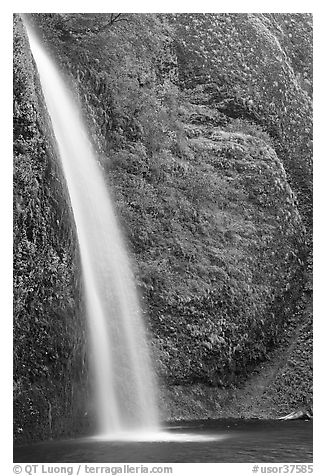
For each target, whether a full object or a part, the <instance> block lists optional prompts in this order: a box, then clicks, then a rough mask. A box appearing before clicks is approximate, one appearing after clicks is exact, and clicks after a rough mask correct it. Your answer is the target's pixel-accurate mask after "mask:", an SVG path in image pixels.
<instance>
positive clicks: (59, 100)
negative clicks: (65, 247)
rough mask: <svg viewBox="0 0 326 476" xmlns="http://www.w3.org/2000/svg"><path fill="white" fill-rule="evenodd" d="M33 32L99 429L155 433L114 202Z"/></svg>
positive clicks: (74, 109)
mask: <svg viewBox="0 0 326 476" xmlns="http://www.w3.org/2000/svg"><path fill="white" fill-rule="evenodd" d="M26 29H27V33H28V37H29V42H30V47H31V51H32V54H33V57H34V59H35V62H36V66H37V69H38V72H39V76H40V81H41V86H42V90H43V95H44V98H45V102H46V106H47V109H48V112H49V116H50V118H51V122H52V127H53V132H54V136H55V138H56V142H57V146H58V151H59V155H60V158H61V163H62V168H63V173H64V176H65V179H66V182H67V187H68V191H69V195H70V200H71V205H72V209H73V215H74V220H75V224H76V229H77V237H78V243H79V249H80V256H81V264H82V272H83V280H84V288H85V295H86V296H85V298H86V303H87V319H88V328H89V336H90V339H89V340H90V356H91V369H92V372H93V376H94V395H95V401H96V409H97V417H98V431H99V433H100V434H102V435H107V436H108V437H114V436H119V435H121V434H126V433H129V432H140V431H144V432H147V431H151V432H152V431H154V432H155V431H156V430H157V429H158V411H157V405H156V391H155V378H154V375H153V372H152V368H151V362H150V357H149V350H148V347H147V343H146V334H145V329H144V324H143V321H142V312H141V309H140V306H139V302H138V296H137V290H136V286H135V281H134V277H133V274H132V271H131V267H130V263H129V260H128V256H127V253H126V250H125V247H124V244H123V239H122V235H121V232H120V230H119V226H118V223H117V219H116V216H115V213H114V209H113V205H112V200H111V198H110V195H109V192H108V190H107V187H106V185H105V181H104V178H103V175H102V172H101V169H100V167H99V165H98V159H97V156H96V153H95V151H94V149H93V147H92V145H91V143H90V140H89V136H88V133H87V128H86V126H85V124H84V123H83V119H82V115H81V111H80V110H79V108H78V106H77V102H76V101H75V99H74V97H73V94H72V92H71V91H70V90H69V88H68V87H67V84H66V83H65V80H64V77H63V76H62V75H61V74H60V72H59V71H58V68H57V66H56V65H55V63H54V62H53V61H52V59H51V58H50V57H49V55H48V54H47V52H46V51H45V50H44V48H43V46H42V45H41V43H40V42H39V40H38V38H37V37H36V36H35V33H34V32H33V31H32V29H31V28H30V27H29V26H28V25H26Z"/></svg>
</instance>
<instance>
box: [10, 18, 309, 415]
mask: <svg viewBox="0 0 326 476" xmlns="http://www.w3.org/2000/svg"><path fill="white" fill-rule="evenodd" d="M110 19H112V17H110V14H101V15H96V14H84V15H81V14H38V15H34V16H33V20H34V23H35V24H37V25H38V27H39V29H40V34H41V35H42V37H43V39H44V41H45V42H46V44H47V47H48V48H50V49H51V51H52V52H53V54H54V56H55V58H56V60H57V62H58V63H59V64H60V66H61V68H62V69H63V70H64V71H65V74H66V75H67V81H69V82H70V83H71V85H72V87H73V88H74V89H75V91H76V94H77V95H78V97H79V100H80V103H81V106H82V108H83V111H84V115H85V120H86V121H87V123H88V125H89V128H90V130H91V134H92V138H93V141H94V143H95V145H96V147H97V150H98V154H99V158H100V161H101V165H102V167H103V169H104V171H105V174H106V177H107V181H108V184H109V185H110V187H111V190H112V192H113V194H114V196H115V200H116V207H117V212H118V214H119V217H120V220H121V223H122V227H123V230H124V234H125V236H126V241H127V242H128V244H129V250H130V254H131V256H132V258H133V261H134V270H135V274H136V278H137V282H138V285H139V290H140V293H141V296H142V299H143V302H144V309H145V310H146V312H147V315H148V327H149V329H150V331H151V335H152V343H153V354H154V356H155V361H156V368H157V372H158V375H159V376H160V378H161V381H162V383H164V384H166V385H168V386H171V385H189V384H191V385H193V384H195V383H201V384H205V385H210V386H214V387H219V388H225V387H230V386H237V385H240V384H241V383H242V382H243V381H244V379H245V378H246V376H247V375H248V374H249V373H250V372H251V371H252V370H253V369H254V367H255V365H257V364H258V363H259V362H261V361H264V360H265V359H268V357H269V355H270V352H271V350H272V349H273V348H275V346H277V345H283V346H284V347H285V346H286V345H288V344H289V343H290V342H291V338H292V337H293V335H295V332H296V330H297V329H298V326H299V327H300V328H301V327H302V333H301V335H302V337H301V338H300V339H301V340H300V342H305V344H304V348H302V353H304V354H305V358H304V359H302V366H301V367H300V365H298V366H297V359H296V357H295V356H294V355H292V354H291V355H292V357H293V359H294V360H293V359H292V357H291V359H292V361H293V362H294V363H295V366H296V372H295V377H294V373H293V371H291V370H290V367H291V363H290V361H289V362H288V363H287V364H286V365H288V367H287V369H288V370H285V371H284V372H283V374H284V375H283V374H278V376H277V378H276V380H275V383H274V390H273V392H274V394H278V393H279V392H283V395H287V397H286V400H287V402H288V403H289V402H291V405H295V404H296V402H297V403H298V402H300V401H302V400H304V399H309V398H310V396H309V395H310V393H311V372H310V369H309V366H310V358H311V357H310V356H311V349H310V342H311V335H310V333H307V332H306V331H305V326H306V324H305V322H306V319H308V317H307V316H306V314H305V313H303V312H302V309H303V308H304V306H305V304H306V301H305V300H303V299H302V297H303V296H304V293H305V292H306V291H307V288H308V287H309V286H308V284H307V282H308V281H309V266H310V261H311V249H310V246H311V97H310V96H311V93H312V88H311V24H310V22H311V20H310V17H309V16H307V15H300V14H298V15H292V14H287V15H277V14H275V15H274V14H273V15H272V14H271V15H262V14H253V15H242V14H241V15H240V14H225V15H222V14H219V15H218V14H214V15H213V14H205V15H201V14H196V15H195V14H177V15H172V14H170V15H154V14H149V15H143V14H136V15H131V14H130V15H129V14H128V15H127V14H123V15H121V17H119V19H117V20H119V21H113V22H111V23H110ZM17 38H19V40H16V41H23V40H22V39H21V38H22V36H21V34H20V36H18V37H17ZM299 45H302V49H303V51H304V54H303V51H301V50H300V49H299ZM15 51H16V56H15V58H16V61H17V58H20V53H19V51H21V47H20V48H16V49H15ZM28 57H29V53H28V52H27V50H24V53H23V58H24V59H22V60H21V61H26V58H28ZM22 71H24V74H25V75H28V74H29V75H30V74H31V71H33V68H32V65H31V63H29V64H25V66H24V67H23V68H22V67H20V68H19V67H18V66H16V69H15V74H16V76H17V78H18V80H17V81H19V80H20V79H19V78H21V77H22V74H23V73H22ZM35 83H37V79H34V78H33V79H31V80H30V81H29V83H28V84H35ZM20 89H21V86H20V85H19V84H18V83H17V85H16V87H15V100H16V101H17V104H18V105H19V106H18V107H19V108H20V109H21V108H22V107H26V108H27V107H30V106H28V105H30V104H33V100H32V98H31V97H28V99H26V98H25V97H24V96H23V95H22V94H21V93H20ZM42 107H43V106H42V105H40V103H39V105H38V106H37V107H36V108H35V109H36V112H37V111H38V110H39V109H38V108H42ZM36 112H35V111H34V114H36ZM25 122H26V121H25ZM29 123H31V124H35V120H34V121H31V120H30V122H29ZM29 123H28V124H29ZM17 127H19V124H18V123H17V124H16V128H17ZM28 127H29V126H28ZM28 127H27V128H25V129H24V130H23V132H22V133H20V134H21V135H22V136H23V138H24V141H25V142H28V140H30V141H33V147H36V146H37V144H38V143H39V142H40V141H44V140H48V139H46V137H48V136H49V132H48V131H46V130H44V129H43V130H41V132H36V131H35V130H32V131H31V130H30V129H28ZM30 127H35V125H33V126H30ZM28 134H29V135H28ZM29 138H30V139H29ZM37 138H38V140H36V139H37ZM35 142H36V145H35ZM40 149H41V150H36V149H35V150H34V149H33V151H34V155H33V157H34V160H32V165H31V167H34V168H35V167H36V166H38V167H39V166H40V165H39V164H40V162H39V161H36V160H35V157H39V156H40V157H42V150H43V149H42V148H40ZM23 157H24V160H27V158H28V153H27V151H25V152H24V154H23ZM23 163H24V162H23V159H20V161H19V162H18V165H17V173H18V174H20V175H21V174H23V173H25V174H26V177H28V184H29V185H28V186H29V187H32V186H33V185H32V184H33V183H34V182H33V180H31V177H34V175H35V172H34V171H33V168H29V169H26V168H24V167H25V166H24V167H23ZM24 170H25V172H24ZM55 173H56V174H58V175H56V177H57V178H59V180H60V182H61V180H62V178H61V176H60V172H55ZM31 174H32V175H31ZM41 175H42V177H41V176H40V178H39V179H38V184H39V185H38V187H41V186H42V187H45V188H46V190H48V191H50V190H52V194H53V190H58V189H56V187H55V186H54V185H53V184H52V182H51V181H50V179H49V178H47V177H48V176H46V175H45V172H44V171H43V169H42V173H41ZM58 186H59V185H57V187H58ZM60 187H62V184H61V185H60ZM25 188H26V185H25ZM22 190H24V192H22ZM20 193H21V194H22V195H23V196H24V197H25V198H24V200H30V202H29V203H30V209H31V210H32V211H31V213H34V214H35V213H37V206H39V207H41V206H42V207H45V206H47V207H48V208H49V210H50V209H51V210H53V212H52V213H54V211H55V210H57V208H56V205H55V204H54V203H52V202H51V200H52V199H49V200H48V199H46V197H43V199H42V200H40V203H39V204H38V202H37V200H36V197H38V191H37V189H33V190H31V191H30V192H29V191H27V189H26V190H25V189H24V188H23V189H21V192H20ZM28 196H30V197H31V198H30V199H28ZM17 200H18V202H17V201H16V203H19V200H22V199H21V198H19V197H18V199H17ZM32 200H34V201H32ZM68 209H69V207H67V205H64V204H63V203H62V201H60V202H59V211H58V212H60V213H63V214H65V217H66V219H67V220H68V216H67V215H68V214H69V213H68ZM47 213H48V215H47ZM49 213H50V211H48V212H46V210H45V211H43V213H42V216H43V219H42V220H44V221H41V219H40V218H38V215H37V214H36V215H33V216H32V218H31V225H30V226H31V227H32V229H33V230H34V231H33V236H37V235H39V236H40V239H43V243H44V247H45V246H47V247H49V246H50V248H51V250H52V252H53V249H54V248H55V246H57V247H58V246H59V247H61V248H62V257H61V258H60V259H59V258H58V261H57V264H56V266H55V273H57V272H58V270H60V269H61V268H60V266H61V267H62V273H63V277H62V281H60V276H61V275H60V273H59V277H58V278H57V280H56V282H59V283H61V282H70V283H71V281H69V280H71V275H70V274H69V273H70V266H71V264H70V263H72V262H75V263H76V262H78V260H77V261H76V257H75V254H74V253H75V251H74V249H75V248H74V246H75V244H73V245H72V244H71V245H70V246H67V242H66V241H67V240H66V239H65V240H63V236H62V234H60V233H63V231H62V227H61V226H60V230H61V231H60V233H56V225H55V223H56V219H57V218H56V217H54V216H50V215H49ZM43 223H44V225H42V224H43ZM65 223H68V221H67V222H65ZM42 227H43V228H42ZM24 230H25V231H24ZM26 230H28V226H27V222H26V221H24V222H19V224H18V226H17V230H16V231H17V245H16V246H17V247H18V248H17V249H19V246H21V243H23V244H24V246H27V245H26V243H28V246H31V245H30V240H28V239H25V238H22V237H21V233H22V232H23V231H24V232H27V231H26ZM50 230H51V231H50ZM27 233H28V232H27ZM49 233H50V240H49V241H48V234H49ZM66 233H67V232H66ZM65 236H67V235H65ZM69 236H70V235H69ZM51 237H55V243H56V245H55V246H54V245H52V246H51V243H52V242H51V239H52V238H51ZM53 239H54V238H53ZM32 242H33V241H32ZM37 250H39V248H37ZM37 250H36V251H35V253H39V252H38V251H37ZM26 253H27V252H26ZM44 253H45V252H42V253H41V254H40V253H39V255H38V259H43V263H44V260H45V261H46V262H47V263H48V264H46V265H44V264H43V265H41V264H40V265H39V267H38V269H39V270H40V271H39V272H42V273H45V272H46V271H44V269H43V268H44V266H45V267H46V269H47V266H50V263H51V262H52V263H53V259H52V261H51V260H49V258H48V255H45V254H44ZM33 256H34V255H33V253H31V252H28V253H27V258H25V262H26V263H27V262H28V263H29V264H31V263H33V266H32V268H33V270H34V271H35V268H36V267H35V266H34V263H35V261H33V259H34V258H33ZM45 256H46V259H45ZM63 257H65V258H64V259H65V261H63ZM29 260H30V261H29ZM69 260H70V261H69ZM22 262H24V261H23V259H22V258H21V255H19V254H17V263H18V266H22V265H21V263H22ZM26 265H27V264H26ZM307 270H308V271H307ZM53 272H54V268H52V274H50V276H53ZM64 273H66V274H64ZM67 273H68V274H67ZM23 275H24V279H25V281H24V282H22V283H20V284H19V289H21V292H23V290H26V289H29V287H30V286H34V285H35V284H34V283H36V282H37V283H38V284H39V286H40V288H41V287H42V283H43V279H44V274H43V275H42V276H31V275H30V274H28V272H27V271H24V273H23ZM71 286H72V287H68V289H69V291H67V289H65V291H64V295H63V298H62V300H61V301H60V302H61V303H62V304H60V305H59V306H58V307H59V309H60V315H67V316H69V310H68V312H67V309H66V308H65V306H66V303H67V302H71V301H69V300H67V293H71V299H76V293H75V287H74V285H73V284H71ZM77 288H78V286H77ZM45 289H47V288H45ZM24 292H25V291H24ZM34 296H37V298H36V297H35V298H34V299H35V302H39V301H40V300H41V297H40V296H38V295H36V294H34ZM25 302H26V301H24V303H25ZM42 302H43V309H44V313H43V314H44V315H46V316H47V317H46V324H47V325H49V322H50V321H51V317H50V313H49V312H48V309H49V308H52V304H51V306H50V303H49V302H48V301H47V300H42ZM56 302H57V303H58V301H56ZM63 303H64V304H63ZM24 305H25V304H24ZM25 307H26V306H25ZM34 308H35V305H34ZM33 312H34V311H33ZM70 312H71V315H75V312H74V311H73V310H72V309H71V311H70ZM25 319H26V320H32V319H33V317H32V316H30V315H29V314H28V312H27V311H25ZM67 319H69V317H67ZM56 322H58V321H56ZM56 326H57V324H55V325H54V329H53V335H52V338H53V339H56V336H58V335H60V332H61V331H60V327H58V328H57V327H56ZM21 335H22V334H21V331H20V330H18V336H19V337H21ZM61 342H62V341H61ZM306 342H309V343H308V344H306ZM34 345H35V347H36V348H40V351H42V349H43V348H45V346H44V345H43V343H42V342H39V341H34ZM47 346H48V347H51V348H52V347H53V348H57V344H56V343H55V342H51V343H49V344H47ZM300 346H301V344H300V345H299V347H300ZM299 347H298V350H299ZM22 349H23V348H22ZM295 352H297V351H295ZM68 354H69V352H68ZM27 355H28V353H26V348H25V356H24V357H22V356H21V355H19V356H17V358H18V361H21V359H24V358H29V357H26V356H27ZM296 355H297V354H296ZM58 358H59V360H60V362H61V364H63V363H64V362H66V361H67V359H69V358H70V357H69V355H67V356H66V357H64V356H63V355H62V354H60V355H58ZM40 361H42V359H41V360H40ZM28 365H30V362H29V363H28ZM45 367H46V368H47V365H45ZM299 367H300V370H299ZM20 372H21V374H23V373H24V371H20ZM61 373H62V371H61V370H59V375H60V374H61ZM25 375H27V374H26V373H25ZM298 379H304V381H305V382H307V383H306V385H304V390H303V393H304V395H302V392H301V393H300V392H299V393H298V388H297V383H296V382H297V381H298ZM27 380H28V378H27ZM294 380H295V381H294ZM26 385H27V384H26ZM284 389H286V391H285V392H284ZM276 400H277V399H275V402H276V403H275V404H276V405H277V404H278V403H277V401H276ZM283 407H284V405H283ZM283 407H282V410H283ZM172 413H173V412H172Z"/></svg>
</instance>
